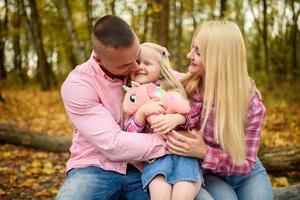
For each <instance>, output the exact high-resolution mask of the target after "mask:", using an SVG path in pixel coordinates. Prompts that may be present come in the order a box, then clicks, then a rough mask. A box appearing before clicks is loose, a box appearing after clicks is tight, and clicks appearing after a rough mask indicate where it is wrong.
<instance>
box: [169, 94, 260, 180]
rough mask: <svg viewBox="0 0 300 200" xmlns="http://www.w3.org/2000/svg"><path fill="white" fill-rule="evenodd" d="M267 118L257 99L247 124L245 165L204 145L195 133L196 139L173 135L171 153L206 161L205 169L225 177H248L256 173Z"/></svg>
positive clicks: (254, 99)
mask: <svg viewBox="0 0 300 200" xmlns="http://www.w3.org/2000/svg"><path fill="white" fill-rule="evenodd" d="M264 116H265V107H264V106H263V104H262V102H261V100H260V99H259V98H258V97H255V98H253V99H252V102H251V105H250V106H249V110H248V116H247V120H246V124H245V131H246V133H245V140H246V159H245V161H244V162H243V163H242V164H235V163H234V162H233V161H232V158H231V156H230V155H229V154H228V153H226V152H225V151H223V150H222V149H220V148H215V147H211V146H208V145H206V144H205V142H204V140H203V138H202V135H201V134H197V133H195V132H192V133H191V135H192V136H193V137H190V138H188V137H185V136H183V135H180V134H179V133H176V132H172V133H171V134H169V136H168V141H167V145H168V149H169V151H170V152H171V153H174V154H178V155H184V156H193V157H196V158H199V159H201V160H203V162H202V167H203V168H204V169H208V170H211V171H212V172H214V173H219V174H222V175H247V174H249V173H250V172H251V170H252V169H253V167H254V165H255V162H256V159H257V152H258V149H259V139H260V135H261V127H262V122H263V118H264Z"/></svg>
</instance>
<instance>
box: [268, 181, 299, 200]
mask: <svg viewBox="0 0 300 200" xmlns="http://www.w3.org/2000/svg"><path fill="white" fill-rule="evenodd" d="M273 192H274V200H298V199H300V184H298V185H292V186H288V187H282V188H279V187H273Z"/></svg>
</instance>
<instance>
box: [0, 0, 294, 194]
mask: <svg viewBox="0 0 300 200" xmlns="http://www.w3.org/2000/svg"><path fill="white" fill-rule="evenodd" d="M106 14H113V15H118V16H120V17H122V18H123V19H124V20H125V21H127V22H128V23H129V24H130V25H131V27H132V28H133V29H134V30H135V32H136V33H137V35H138V37H139V39H140V42H145V41H150V42H156V43H159V44H161V45H163V46H165V47H167V49H168V50H169V52H170V53H171V61H172V64H173V68H175V69H177V70H179V71H182V72H184V71H186V67H187V65H188V60H187V59H186V54H187V52H188V51H189V49H190V43H191V38H192V35H193V32H194V30H195V29H196V27H197V26H198V25H199V24H200V23H201V22H203V21H207V20H211V19H220V18H226V19H229V20H232V21H235V22H236V23H237V24H238V25H239V27H240V29H241V30H242V33H243V35H244V39H245V43H246V48H247V56H248V67H249V72H250V75H251V76H252V77H253V78H254V80H255V81H256V83H257V85H258V87H259V88H260V90H261V92H262V95H263V97H264V102H265V104H266V107H267V116H266V120H265V123H264V128H263V132H262V134H263V137H262V141H261V147H262V148H261V149H268V148H275V147H290V148H293V149H295V148H296V147H297V148H299V147H300V93H299V91H300V84H299V83H300V78H299V75H300V67H299V59H300V42H299V41H300V31H299V30H300V19H299V14H300V2H299V1H296V0H276V1H275V0H237V1H233V0H107V1H104V0H72V1H71V0H39V1H37V0H0V132H1V127H2V126H6V125H7V124H10V125H14V126H17V127H21V128H26V129H28V130H32V131H35V132H36V133H35V134H42V133H44V134H45V135H49V136H67V137H70V136H71V135H72V128H71V126H70V124H69V122H68V119H67V117H66V114H65V111H64V108H63V105H62V102H61V99H60V93H59V88H60V85H61V83H62V82H63V80H64V79H65V78H66V76H67V75H68V73H69V72H70V71H71V70H72V69H73V68H74V67H75V66H76V65H78V64H80V63H82V62H84V61H85V60H87V59H88V58H89V57H90V55H91V51H92V49H91V44H90V35H91V29H92V25H93V23H94V22H95V21H96V20H97V19H99V18H100V17H102V16H104V15H106ZM3 130H4V129H3ZM5 130H7V129H5ZM7 134H9V133H7ZM0 140H1V139H0ZM0 146H1V148H0V160H3V162H2V161H1V164H0V175H3V176H5V177H6V178H4V179H2V181H0V197H1V195H2V196H3V197H6V198H12V197H15V196H10V195H13V193H12V192H11V191H12V190H13V189H16V188H17V189H18V190H17V191H19V193H18V192H17V195H18V197H20V196H22V194H23V193H24V191H26V192H25V193H24V194H23V198H25V199H26V197H28V196H30V195H31V196H32V195H36V196H35V197H37V198H47V197H52V196H53V195H55V194H56V193H57V189H58V187H59V185H61V181H62V180H63V173H64V163H65V161H66V159H67V157H68V155H67V154H65V153H62V156H59V154H58V153H57V154H54V155H53V154H51V155H50V156H51V157H52V158H53V159H54V160H52V161H51V159H50V161H49V154H47V153H44V152H43V153H41V152H37V151H35V150H28V149H24V147H17V146H10V145H8V144H5V145H0ZM7 152H10V153H7ZM28 152H29V153H28ZM29 154H30V155H35V156H33V157H32V158H31V160H27V161H28V162H26V163H22V162H20V161H19V160H20V158H21V159H29V158H28V155H29ZM298 154H299V152H298ZM298 154H297V155H298ZM22 156H23V157H22ZM55 158H56V160H55ZM43 159H44V160H43ZM58 159H62V161H60V162H58ZM4 163H5V164H4ZM13 163H14V166H15V169H16V171H11V169H10V168H11V165H12V164H13ZM16 163H17V164H16ZM54 163H56V164H54ZM57 163H59V164H57ZM22 167H23V168H22ZM299 168H300V167H299V165H298V166H294V168H293V172H291V173H289V171H288V172H287V171H285V173H279V172H278V173H277V172H276V170H275V172H274V173H272V174H271V175H272V176H271V178H272V183H273V185H274V186H276V185H277V186H287V185H289V184H292V183H294V182H299V177H300V173H299V172H300V169H299ZM37 169H39V170H37ZM25 172H26V173H25ZM54 173H55V174H60V175H59V176H57V177H56V178H57V179H53V174H54ZM43 175H44V176H45V177H46V178H45V177H44V179H43V180H41V178H40V177H43ZM33 177H35V178H33ZM47 177H48V179H47ZM49 177H51V178H49ZM45 180H48V182H47V181H45ZM43 181H44V182H43ZM51 181H52V182H51ZM53 181H55V183H53ZM49 183H52V184H50V185H51V187H52V189H51V188H50V189H49V188H48V189H45V187H46V186H45V184H46V185H47V184H49ZM35 184H36V185H35ZM8 185H9V187H8ZM33 185H35V187H32V186H33ZM48 186H49V185H48ZM40 187H42V188H40ZM9 188H10V189H9ZM30 191H31V194H30V195H28V194H29V193H30ZM37 191H38V192H37ZM14 192H15V191H14ZM22 192H23V193H22ZM14 195H16V194H14ZM26 195H27V196H26Z"/></svg>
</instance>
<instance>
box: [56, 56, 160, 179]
mask: <svg viewBox="0 0 300 200" xmlns="http://www.w3.org/2000/svg"><path fill="white" fill-rule="evenodd" d="M122 85H123V81H122V80H119V79H111V78H109V77H107V76H106V75H105V74H104V72H103V71H102V70H101V68H100V67H99V65H98V64H97V63H96V61H95V60H94V59H93V56H91V58H90V59H89V60H88V61H87V62H85V63H83V64H81V65H79V66H77V67H76V68H75V69H74V70H73V71H71V72H70V74H69V76H68V77H67V79H66V80H65V82H64V83H63V85H62V88H61V95H62V99H63V103H64V105H65V108H66V111H67V114H68V116H69V119H70V121H71V123H72V125H73V128H74V131H73V141H72V146H71V148H70V152H71V157H70V159H69V160H68V162H67V170H70V169H72V168H82V167H87V166H98V167H101V168H103V169H105V170H112V171H116V172H119V173H123V174H125V173H126V166H127V163H129V162H130V163H135V162H137V161H145V160H150V159H154V158H157V157H160V156H163V155H165V153H166V144H165V142H164V141H163V140H162V139H161V138H160V137H159V136H158V135H156V134H141V133H128V132H124V131H122V130H121V128H120V122H121V101H122V96H123V92H124V91H123V88H122Z"/></svg>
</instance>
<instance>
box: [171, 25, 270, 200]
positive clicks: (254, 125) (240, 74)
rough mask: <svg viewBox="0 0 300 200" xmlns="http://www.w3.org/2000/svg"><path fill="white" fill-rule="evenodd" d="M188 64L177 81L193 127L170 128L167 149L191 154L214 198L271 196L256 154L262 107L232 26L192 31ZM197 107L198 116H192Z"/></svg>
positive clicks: (235, 30) (200, 28)
mask: <svg viewBox="0 0 300 200" xmlns="http://www.w3.org/2000/svg"><path fill="white" fill-rule="evenodd" d="M187 57H188V59H189V60H190V65H189V69H188V73H187V75H186V76H185V77H184V78H183V80H182V83H183V85H184V87H185V90H186V93H187V95H188V97H189V98H190V100H191V101H192V103H194V104H195V105H198V106H194V107H195V108H197V109H193V110H192V111H191V112H190V113H189V115H188V116H187V117H186V119H187V124H190V123H195V124H196V125H197V126H198V128H199V129H200V131H199V132H196V131H190V136H189V137H185V136H183V135H180V134H179V133H177V132H175V131H172V133H170V134H169V135H168V140H167V145H168V149H169V151H170V152H171V153H174V154H177V155H182V156H191V157H196V158H198V159H199V160H200V162H201V164H202V168H203V169H204V171H205V172H206V175H205V176H204V188H205V189H206V190H207V191H208V192H209V193H210V194H211V196H212V197H213V198H214V199H223V200H224V199H231V200H232V199H245V200H250V199H255V200H256V199H264V200H268V199H273V194H272V187H271V183H270V180H269V177H268V175H267V173H266V170H265V168H264V167H263V166H262V164H261V162H260V161H259V159H258V157H257V152H258V148H259V139H260V136H261V127H262V121H263V118H264V115H265V107H264V105H263V103H262V99H261V95H260V93H259V91H258V90H257V88H256V87H255V84H254V81H253V80H252V79H250V78H249V76H248V71H247V63H246V50H245V45H244V40H243V37H242V34H241V31H240V30H239V28H238V26H237V25H236V24H235V23H233V22H229V21H226V20H220V21H210V22H206V23H204V24H203V25H202V26H200V27H199V28H198V29H197V31H196V32H195V34H194V37H193V41H192V45H191V50H190V52H189V53H188V55H187ZM197 112H201V117H200V118H197V119H195V118H193V116H194V113H197Z"/></svg>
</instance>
